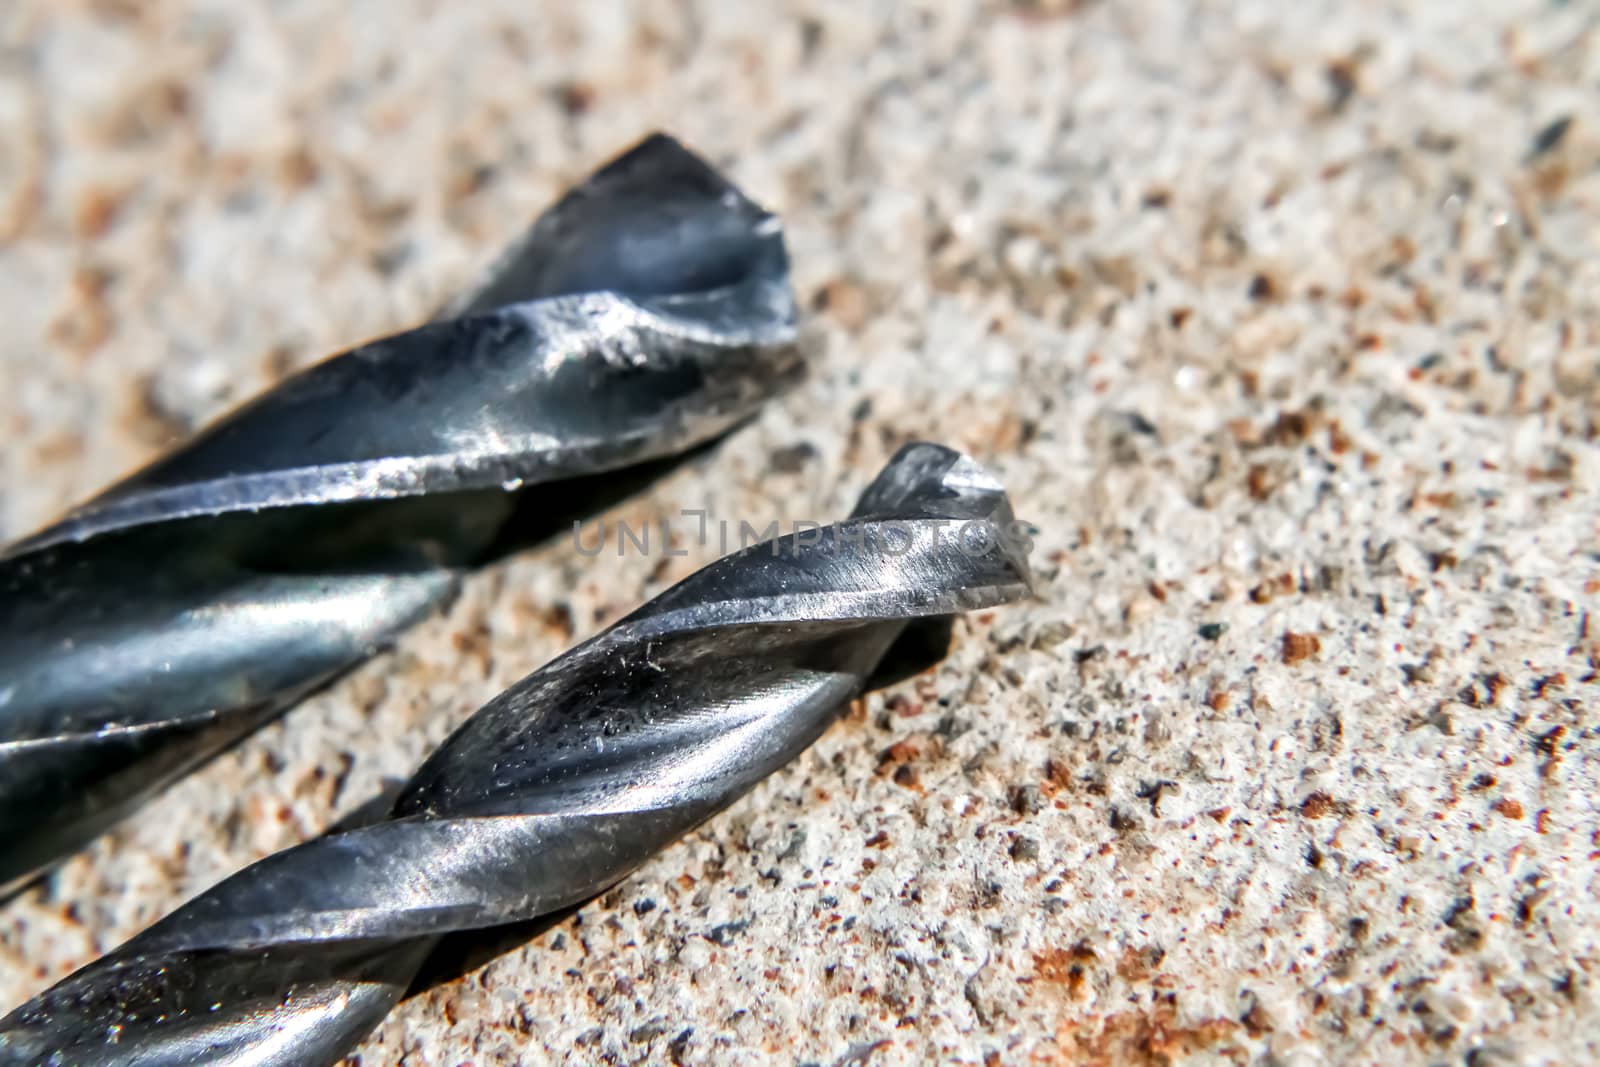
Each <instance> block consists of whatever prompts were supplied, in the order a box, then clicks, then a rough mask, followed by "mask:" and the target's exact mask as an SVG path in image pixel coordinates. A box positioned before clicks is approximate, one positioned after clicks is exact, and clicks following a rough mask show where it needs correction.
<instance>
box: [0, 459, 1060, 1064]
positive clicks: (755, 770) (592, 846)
mask: <svg viewBox="0 0 1600 1067" xmlns="http://www.w3.org/2000/svg"><path fill="white" fill-rule="evenodd" d="M1013 530H1014V520H1013V518H1012V515H1011V509H1010V505H1009V502H1008V501H1007V499H1006V496H1005V493H1004V491H1003V490H1002V488H1001V487H1000V486H999V484H998V483H996V482H995V481H994V479H993V478H992V477H991V476H990V475H989V474H988V473H987V472H986V471H984V470H983V469H982V468H981V467H979V466H978V465H977V464H976V463H974V462H973V461H972V460H970V459H968V458H966V457H964V456H962V455H960V454H959V453H955V452H952V451H950V450H948V449H945V448H942V447H939V446H936V445H928V444H918V445H911V446H908V447H907V448H906V449H904V450H902V452H901V453H900V454H899V455H898V456H896V458H895V459H894V460H893V461H892V462H891V463H890V464H889V466H888V467H886V468H885V470H884V471H883V472H882V473H881V474H880V475H879V476H878V478H877V480H875V481H874V482H873V483H872V485H871V486H869V487H868V489H867V490H866V492H865V493H864V494H863V496H862V498H861V501H860V504H859V505H858V507H857V509H856V511H855V513H854V515H853V516H852V517H851V519H849V520H848V521H846V522H842V523H839V524H836V525H834V526H829V527H824V528H823V529H822V530H820V531H813V530H806V531H802V532H798V533H796V534H791V535H789V536H787V537H781V538H778V539H777V540H775V541H771V542H767V543H764V544H760V545H756V546H753V547H750V548H747V549H745V550H743V551H740V552H738V553H735V554H734V555H731V556H728V557H726V558H724V559H722V560H720V561H719V562H717V563H714V564H712V565H711V566H709V567H707V568H705V569H704V570H702V571H700V572H698V573H697V574H695V575H693V576H691V577H690V578H688V579H687V580H685V581H684V582H682V583H681V584H679V585H678V586H676V587H674V588H673V589H671V590H669V591H667V592H666V593H665V594H663V595H662V596H660V597H658V598H657V599H656V600H654V601H652V602H650V603H649V604H647V605H645V606H644V607H643V608H641V609H639V610H638V611H636V612H634V613H633V614H632V615H630V616H628V617H627V618H625V619H623V620H621V621H620V622H618V623H617V624H616V625H615V626H613V627H612V628H610V629H609V630H606V631H605V632H603V633H601V634H599V635H598V636H596V637H594V638H593V639H591V640H590V641H588V642H586V643H584V644H582V645H580V646H578V647H577V648H575V649H573V650H572V651H570V652H568V653H567V654H565V655H563V656H561V657H559V658H557V659H556V660H554V661H552V662H551V663H550V664H548V665H547V666H545V667H544V668H542V669H540V670H539V671H537V672H535V673H534V674H532V675H530V676H528V677H527V678H525V679H523V680H522V681H521V682H519V683H518V684H517V685H515V686H513V687H512V688H511V689H509V690H507V691H506V692H505V693H503V694H501V695H500V696H499V697H497V698H496V699H495V700H493V701H491V702H490V703H489V704H487V705H486V706H485V707H483V708H482V709H481V710H479V711H478V712H477V713H476V714H475V715H474V716H473V717H472V718H471V719H469V720H468V721H467V722H466V723H465V724H464V725H463V726H462V727H461V728H460V729H459V730H458V731H457V732H456V733H455V734H454V735H453V736H452V737H451V738H450V739H449V740H448V741H447V742H446V743H445V744H444V746H443V747H441V748H440V749H439V750H438V751H437V752H436V753H434V755H433V756H432V757H431V758H429V759H428V760H427V761H426V762H425V763H424V764H423V765H422V767H421V768H420V769H419V770H418V771H417V773H416V775H415V776H414V777H413V778H412V779H411V781H410V782H409V783H408V784H407V785H406V787H405V788H404V790H403V791H402V793H401V794H400V797H399V799H398V800H397V801H396V802H395V804H394V807H393V808H392V810H391V811H390V813H389V816H388V818H387V819H385V820H383V821H380V822H377V823H375V824H372V825H369V826H366V827H363V828H359V829H354V830H349V831H346V832H343V833H336V834H330V835H328V836H326V837H323V838H320V839H317V840H314V841H311V842H309V843H307V844H305V845H302V846H299V847H297V848H293V849H289V850H287V851H284V852H281V853H278V854H277V855H275V856H271V857H268V858H267V859H265V860H263V861H261V862H260V863H257V864H255V865H254V866H251V867H248V868H246V869H245V870H243V871H241V872H240V873H239V874H237V875H235V876H233V877H232V878H229V879H228V880H226V881H224V882H223V883H221V884H220V885H218V886H216V887H215V888H213V889H212V890H210V891H209V892H207V893H204V894H202V895H201V896H200V897H198V898H196V899H195V900H193V901H191V902H190V903H189V904H187V905H185V906H184V907H182V908H180V909H179V910H178V911H176V912H174V913H173V914H172V915H170V916H169V917H167V918H166V919H164V920H162V921H161V922H158V923H157V924H156V925H154V926H153V927H151V928H150V929H149V930H147V931H145V932H144V933H143V934H141V935H139V936H138V937H136V938H134V939H133V940H131V941H129V942H128V943H127V944H126V945H124V946H122V947H121V948H120V949H118V950H116V951H115V952H113V953H111V954H110V955H108V956H106V957H105V958H103V959H101V960H100V961H98V962H96V963H94V964H91V965H90V966H88V967H85V968H84V969H83V970H81V971H79V972H78V973H77V974H75V975H73V976H71V977H69V978H68V979H66V980H65V981H63V982H61V983H60V984H59V985H57V986H55V987H54V988H52V989H50V990H48V991H47V992H45V993H44V994H42V995H41V996H39V997H37V998H35V999H34V1000H33V1001H31V1002H29V1003H28V1004H25V1005H23V1006H22V1007H21V1008H19V1009H17V1010H16V1011H14V1012H13V1013H11V1014H10V1015H9V1016H7V1017H6V1018H5V1019H3V1020H0V1064H22V1063H30V1064H31V1063H45V1064H52V1065H64V1064H82V1065H92V1064H112V1063H117V1064H140V1065H156V1064H195V1063H224V1064H234V1065H242V1064H253V1065H262V1064H283V1065H288V1064H295V1065H310V1064H326V1063H332V1062H334V1061H336V1060H338V1059H339V1057H340V1056H341V1055H342V1054H344V1053H345V1052H347V1051H348V1050H349V1049H350V1048H351V1047H352V1046H353V1045H355V1044H356V1043H357V1042H359V1041H360V1040H361V1038H362V1037H363V1036H364V1035H365V1034H366V1033H367V1032H368V1031H369V1030H370V1029H371V1028H372V1027H373V1026H374V1025H376V1024H377V1022H378V1021H379V1020H380V1019H381V1018H382V1017H383V1016H384V1014H385V1013H386V1012H387V1011H388V1010H389V1009H390V1007H391V1006H392V1005H393V1004H394V1002H395V1001H396V1000H397V999H398V998H399V997H400V995H401V994H402V993H403V992H404V990H405V989H406V987H407V985H408V984H409V983H410V981H411V980H412V977H413V975H414V974H415V973H416V972H417V970H418V967H419V966H420V965H421V963H422V961H423V960H424V958H425V957H426V956H427V954H428V952H429V951H430V949H431V948H432V947H433V946H434V945H435V944H436V943H437V942H438V939H439V938H440V937H441V936H442V935H444V934H446V933H449V932H452V931H459V930H463V929H471V928H480V927H489V926H494V925H497V924H503V923H510V922H516V921H520V920H525V919H530V918H533V917H536V916H539V915H542V914H546V913H549V912H552V911H555V910H557V909H560V908H563V907H566V906H569V905H572V904H574V903H576V902H579V901H582V900H585V899H587V898H588V897H590V896H592V895H593V894H595V893H597V892H599V891H601V890H603V889H604V888H606V887H607V886H609V885H611V884H613V883H615V882H616V881H618V880H619V879H621V878H622V877H624V876H625V875H626V874H627V873H628V872H629V871H631V870H633V869H634V868H635V867H637V866H638V865H639V864H640V863H641V862H643V861H644V860H645V859H646V858H648V857H649V856H650V855H651V854H653V853H654V852H656V851H658V850H659V849H661V848H662V847H664V846H665V845H667V844H669V843H670V842H672V841H673V840H674V839H676V838H678V837H679V836H681V835H682V834H684V833H685V832H686V831H688V830H690V829H692V828H693V827H694V826H696V825H698V824H699V823H701V822H703V821H704V820H705V819H707V818H708V817H710V816H711V815H713V814H714V813H716V812H717V811H719V810H720V809H722V808H723V807H725V806H726V805H727V804H729V803H730V802H731V801H733V800H734V799H736V798H737V797H739V796H740V795H741V794H743V793H744V792H745V791H746V790H748V789H749V788H750V787H751V786H753V785H754V784H755V783H756V782H758V781H759V780H761V779H762V778H763V777H765V776H766V775H768V774H770V773H771V772H772V771H774V770H775V769H777V768H778V767H780V766H782V765H783V764H784V763H786V762H787V761H788V760H790V759H791V758H793V757H794V756H795V755H796V754H798V753H799V752H800V751H801V750H802V749H804V748H805V747H806V746H807V745H809V744H810V743H811V742H812V741H813V740H814V739H815V738H816V737H817V736H818V735H819V734H820V733H821V732H822V731H823V730H824V729H825V728H826V727H827V725H828V724H829V723H830V722H831V721H832V720H833V718H834V716H835V715H836V713H837V712H838V710H839V709H840V707H841V706H842V705H844V704H845V703H846V702H847V701H848V700H849V699H850V698H852V697H853V696H855V695H856V694H857V693H858V692H859V691H860V690H861V688H862V685H863V684H864V682H865V680H866V679H867V677H868V675H869V673H870V672H871V671H872V670H873V668H874V667H875V665H877V664H878V663H879V661H880V659H881V658H882V657H883V655H884V653H885V651H886V650H887V649H888V647H889V646H890V644H891V643H892V642H893V641H894V639H895V638H896V637H897V636H898V635H899V634H900V633H901V632H902V630H903V629H904V627H905V626H906V624H907V623H908V622H909V621H910V620H912V619H916V618H925V617H930V616H940V615H947V614H949V613H953V612H960V611H966V610H971V609H978V608H985V607H990V606H994V605H998V604H1002V603H1005V602H1008V601H1012V600H1016V599H1019V598H1021V597H1023V596H1025V595H1027V593H1028V589H1029V577H1028V570H1027V562H1026V559H1025V557H1024V554H1023V551H1022V549H1021V547H1020V546H1019V545H1018V543H1017V541H1016V540H1015V538H1014V537H1013V536H1012V533H1013Z"/></svg>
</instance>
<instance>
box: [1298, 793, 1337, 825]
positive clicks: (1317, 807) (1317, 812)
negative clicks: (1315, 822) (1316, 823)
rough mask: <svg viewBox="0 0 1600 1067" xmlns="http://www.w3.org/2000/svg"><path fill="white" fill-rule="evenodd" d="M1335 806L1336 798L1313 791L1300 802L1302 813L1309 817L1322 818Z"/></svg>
mask: <svg viewBox="0 0 1600 1067" xmlns="http://www.w3.org/2000/svg"><path fill="white" fill-rule="evenodd" d="M1333 808H1334V800H1333V798H1332V797H1330V796H1329V795H1328V794H1326V793H1321V792H1318V793H1312V794H1311V795H1310V796H1308V797H1306V798H1305V799H1304V800H1302V801H1301V802H1300V814H1301V815H1304V816H1305V817H1306V818H1308V819H1320V818H1322V817H1323V816H1324V815H1326V814H1328V812H1330V811H1332V810H1333Z"/></svg>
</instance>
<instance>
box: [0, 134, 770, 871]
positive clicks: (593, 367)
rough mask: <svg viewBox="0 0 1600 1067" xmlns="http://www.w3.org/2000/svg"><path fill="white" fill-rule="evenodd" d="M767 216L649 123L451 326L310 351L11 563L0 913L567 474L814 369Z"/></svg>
mask: <svg viewBox="0 0 1600 1067" xmlns="http://www.w3.org/2000/svg"><path fill="white" fill-rule="evenodd" d="M794 337H795V329H794V305H793V299H792V296H791V293H790V290H789V284H788V260H787V256H786V254H785V251H784V247H783V236H782V232H781V230H780V228H779V226H778V222H777V219H776V218H774V217H773V216H772V215H770V214H768V213H767V212H765V211H763V210H762V209H761V208H760V207H758V206H757V205H755V204H754V203H752V202H751V201H749V200H748V199H746V198H745V197H744V196H743V195H742V194H740V193H739V191H738V190H737V189H735V188H734V187H733V186H732V185H730V184H729V183H728V182H727V181H725V180H724V179H723V178H722V177H721V176H720V175H718V174H717V173H716V172H715V171H714V170H712V169H711V168H710V167H709V166H707V165H706V164H705V163H704V162H703V161H701V160H700V159H698V158H697V157H695V156H694V155H692V154H691V153H689V152H688V151H687V150H685V149H684V148H683V147H682V146H680V145H679V144H678V143H677V142H676V141H674V140H672V139H671V138H669V137H665V136H661V135H657V136H655V137H652V138H649V139H648V140H646V141H644V142H643V143H641V144H640V145H639V146H637V147H636V148H634V149H632V150H631V151H629V152H628V153H626V154H625V155H623V156H621V157H620V158H618V159H617V160H615V161H614V162H612V163H611V164H609V165H608V166H606V167H604V168H603V169H601V170H600V171H599V172H597V173H596V174H595V175H594V176H593V177H592V178H590V179H589V180H588V181H587V182H586V183H584V184H583V185H580V186H579V187H577V188H576V189H574V190H573V191H572V192H570V193H569V194H567V196H566V197H564V198H563V199H562V200H561V201H560V202H559V203H558V204H556V205H555V206H554V207H553V208H552V209H551V210H550V211H549V212H547V213H546V214H545V216H544V217H543V218H541V219H540V220H539V221H538V222H537V223H536V224H535V225H534V226H533V227H532V228H531V229H530V230H529V232H528V234H527V236H526V237H525V239H524V240H522V241H521V242H520V243H519V244H518V245H517V246H516V247H515V248H514V249H513V250H512V251H511V253H510V254H509V255H507V256H506V257H505V258H504V259H503V260H502V261H501V262H500V264H499V265H498V266H497V267H496V268H495V269H494V270H493V271H492V272H490V274H489V275H488V277H487V278H486V279H485V280H484V281H483V282H482V283H481V284H479V285H478V286H476V287H475V288H474V289H473V290H471V291H469V292H467V293H465V294H463V295H462V296H461V297H460V298H459V299H458V300H456V301H455V303H454V304H452V305H451V306H450V307H448V308H446V309H445V311H444V312H443V313H441V315H440V317H439V318H437V319H436V320H435V321H433V322H431V323H429V324H427V325H424V326H421V327H419V328H417V329H414V330H410V331H408V332H405V333H401V334H397V335H394V336H392V337H386V338H382V339H380V340H377V341H373V342H371V343H369V344H366V345H363V346H361V347H360V348H356V349H354V350H352V351H349V352H346V353H344V354H343V355H340V356H336V357H334V358H332V359H330V360H327V361H326V362H323V363H321V364H318V365H316V366H314V367H311V368H310V369H308V370H306V371H304V372H303V373H301V374H298V375H295V376H294V377H292V378H290V379H288V380H287V381H285V382H283V383H282V384H281V385H279V386H278V387H277V388H275V389H273V390H272V391H270V392H268V393H266V394H265V395H263V396H261V397H259V398H257V399H256V400H254V401H252V402H251V403H249V404H246V405H245V406H244V407H242V408H240V409H238V410H237V411H235V412H233V413H232V414H230V415H228V416H226V417H225V418H223V419H222V420H221V421H220V422H217V423H215V424H213V425H212V426H210V427H209V428H207V429H205V430H204V431H202V432H201V433H200V434H199V435H198V436H196V437H195V438H194V439H193V440H191V441H189V442H188V443H187V444H185V445H183V446H182V447H180V448H179V449H177V450H176V451H175V452H173V453H171V454H169V455H167V456H165V457H164V458H162V459H160V460H158V461H157V462H156V463H154V464H153V465H151V466H149V467H147V468H145V469H144V470H143V471H141V472H139V473H137V474H135V475H134V476H132V477H131V478H129V479H127V480H126V481H124V482H122V483H121V484H119V485H117V486H115V487H113V488H111V489H110V490H108V491H107V492H105V493H103V494H102V495H100V496H99V497H96V498H95V499H94V500H92V501H90V502H89V503H87V504H85V505H83V506H82V507H79V508H78V509H76V510H75V511H73V512H71V513H70V514H68V515H67V516H66V517H65V518H63V519H62V520H61V521H60V522H58V523H56V524H55V525H53V526H51V527H50V528H48V529H46V530H44V531H42V532H40V533H38V534H35V535H34V536H32V537H30V538H28V539H26V540H24V541H22V542H21V543H19V544H16V545H14V546H12V547H11V548H10V549H9V550H8V551H6V552H5V553H3V554H0V897H3V896H5V895H6V894H7V893H9V892H11V891H14V890H15V889H17V888H19V887H20V886H22V885H24V884H26V883H27V882H28V881H29V880H30V879H31V878H32V877H33V876H34V875H35V874H37V873H38V872H40V871H41V870H43V869H45V868H47V867H49V866H50V865H51V864H53V863H54V862H56V861H57V860H59V859H60V858H62V857H63V856H65V855H67V854H68V853H70V852H72V851H74V850H75V849H77V848H78V847H80V846H82V845H83V844H85V843H87V842H88V841H89V840H90V839H92V838H93V837H94V836H95V835H97V834H99V833H100V832H101V831H102V830H104V829H105V828H106V827H108V826H109V825H110V824H111V823H112V822H113V821H115V820H116V819H118V818H120V817H121V816H122V815H124V814H125V813H126V812H128V811H129V810H130V809H132V808H133V807H134V806H136V805H137V804H138V803H140V802H141V801H143V800H144V799H145V798H147V797H148V796H150V795H151V794H152V793H154V792H155V791H156V790H158V789H160V788H162V787H163V786H165V785H166V784H167V783H169V782H171V781H173V780H174V779H176V778H178V777H179V776H181V775H183V774H186V773H188V771H190V770H191V769H193V768H194V767H196V766H197V765H199V764H200V763H202V762H203V761H205V760H206V759H209V758H210V757H211V756H213V755H215V754H216V753H217V752H219V751H221V750H222V749H223V748H225V747H227V746H228V745H230V744H232V743H233V742H234V741H236V740H238V739H239V738H241V737H243V736H244V735H245V734H247V733H249V732H251V731H252V730H254V729H255V728H257V727H259V726H261V725H262V724H263V723H265V722H267V721H268V720H270V719H271V718H273V717H274V716H276V715H277V714H279V713H280V712H282V711H283V710H284V709H285V708H286V707H288V706H289V705H291V704H293V703H294V702H295V701H297V700H299V699H300V698H301V697H302V696H304V695H305V694H306V693H307V692H309V691H310V690H312V689H314V688H315V687H317V686H319V685H321V684H323V683H325V682H326V681H328V680H329V679H330V678H331V677H333V676H334V675H336V674H338V673H339V672H340V671H343V670H345V669H347V668H349V667H351V666H352V665H354V664H355V663H357V662H359V661H360V660H362V659H364V658H365V657H367V656H370V655H372V654H373V652H374V651H375V650H376V649H377V648H378V647H379V646H381V645H383V644H385V643H386V642H388V641H389V640H390V639H392V638H393V637H394V636H395V635H396V634H398V633H399V632H400V631H401V630H402V629H404V628H405V627H406V626H408V625H410V624H411V623H413V622H415V621H416V620H418V619H419V618H421V617H423V616H424V615H426V614H427V613H429V612H430V611H432V610H434V609H435V608H437V607H438V606H439V605H440V604H441V603H443V602H444V601H445V600H447V599H448V597H449V596H450V595H451V594H452V592H453V590H454V589H455V587H456V583H457V580H458V577H459V574H460V572H461V570H462V568H463V567H466V566H470V565H472V564H474V563H476V562H479V561H480V560H481V558H482V557H483V555H484V553H485V552H486V551H487V550H488V549H489V548H490V547H491V546H492V545H494V544H495V543H496V539H497V538H498V537H499V536H500V534H501V532H502V530H504V529H505V528H506V526H507V522H508V520H509V518H510V517H511V516H512V515H513V496H512V492H511V491H513V490H524V489H528V487H533V486H538V487H539V488H538V489H537V490H530V491H528V492H522V493H518V494H517V497H516V500H517V504H518V506H521V507H523V508H524V509H525V508H526V506H527V503H528V501H529V499H530V497H531V496H532V495H534V494H537V496H538V498H539V499H540V500H548V501H549V506H550V507H551V508H555V507H556V506H557V504H558V501H560V500H564V499H565V497H564V494H565V493H566V492H567V490H566V489H564V488H563V487H560V486H555V485H552V484H550V483H555V482H558V481H560V480H562V479H571V478H575V477H578V476H594V475H598V474H601V473H606V472H616V471H619V470H621V469H622V468H630V467H631V468H633V469H634V470H635V471H638V470H640V469H641V468H643V467H644V465H645V464H647V462H648V461H655V460H661V459H663V458H665V457H668V456H672V455H676V454H679V453H682V452H684V451H686V450H688V449H691V448H693V447H694V446H696V445H699V444H701V443H703V442H706V441H708V440H710V439H712V438H714V437H716V436H718V435H720V434H722V433H724V432H725V431H727V430H728V429H730V428H731V427H732V426H734V425H736V424H737V423H739V422H740V421H742V420H744V419H746V418H748V417H749V416H751V415H752V414H753V413H754V412H755V411H756V410H757V409H758V408H759V407H760V406H761V404H762V403H763V402H764V401H765V400H766V399H768V398H769V397H771V396H772V395H773V394H774V393H776V392H777V391H778V390H779V389H781V388H782V387H783V386H784V385H786V384H788V382H790V381H791V380H792V379H793V378H794V376H795V372H796V371H797V370H798V368H799V363H798V357H797V354H796V351H795V349H794V346H793V341H794Z"/></svg>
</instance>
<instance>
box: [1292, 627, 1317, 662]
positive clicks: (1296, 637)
mask: <svg viewBox="0 0 1600 1067" xmlns="http://www.w3.org/2000/svg"><path fill="white" fill-rule="evenodd" d="M1321 651H1322V639H1321V638H1319V637H1318V636H1317V635H1316V634H1297V633H1294V632H1293V631H1290V632H1288V633H1285V634H1284V635H1283V662H1285V663H1289V664H1294V663H1299V662H1300V661H1301V660H1304V659H1310V658H1311V657H1312V656H1315V655H1316V654H1317V653H1318V652H1321Z"/></svg>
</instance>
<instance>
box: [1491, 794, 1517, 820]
mask: <svg viewBox="0 0 1600 1067" xmlns="http://www.w3.org/2000/svg"><path fill="white" fill-rule="evenodd" d="M1489 806H1490V807H1491V808H1493V809H1494V810H1495V811H1497V812H1499V813H1500V814H1501V815H1504V816H1505V817H1506V818H1508V819H1520V818H1522V815H1523V812H1522V803H1521V801H1517V800H1513V799H1511V798H1510V797H1501V798H1500V799H1499V800H1497V801H1495V802H1494V803H1493V804H1491V805H1489Z"/></svg>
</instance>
